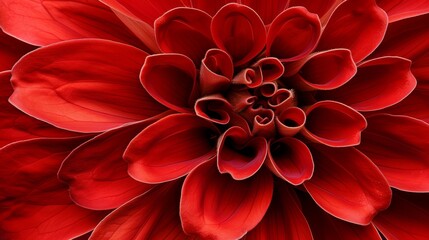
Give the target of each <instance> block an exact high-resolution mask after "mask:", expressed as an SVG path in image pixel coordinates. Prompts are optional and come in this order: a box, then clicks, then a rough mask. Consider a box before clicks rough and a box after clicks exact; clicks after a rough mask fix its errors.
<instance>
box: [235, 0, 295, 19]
mask: <svg viewBox="0 0 429 240" xmlns="http://www.w3.org/2000/svg"><path fill="white" fill-rule="evenodd" d="M241 3H242V4H245V5H247V6H249V7H251V8H252V9H254V10H255V11H256V12H257V13H258V15H259V16H260V17H261V18H262V20H263V21H264V23H265V25H269V24H271V22H272V21H273V20H274V18H276V16H277V15H279V14H280V13H281V12H282V11H283V10H284V9H286V8H287V7H288V5H289V0H268V1H259V0H242V1H241Z"/></svg>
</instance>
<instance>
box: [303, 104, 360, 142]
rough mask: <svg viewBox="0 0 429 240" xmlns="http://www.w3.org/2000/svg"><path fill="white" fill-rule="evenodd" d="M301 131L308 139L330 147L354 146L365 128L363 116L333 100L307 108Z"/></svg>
mask: <svg viewBox="0 0 429 240" xmlns="http://www.w3.org/2000/svg"><path fill="white" fill-rule="evenodd" d="M306 113H307V120H306V123H305V127H304V128H303V129H302V131H301V132H302V133H303V134H304V136H306V137H307V138H308V139H310V140H312V141H315V142H319V143H322V144H325V145H327V146H331V147H346V146H354V145H358V144H359V143H360V135H361V132H362V131H363V130H364V129H365V128H366V120H365V118H364V117H363V116H362V115H361V114H359V113H358V112H356V111H355V110H353V109H352V108H350V107H348V106H346V105H343V104H340V103H338V102H333V101H321V102H318V103H316V104H314V105H312V106H310V107H309V108H308V109H307V110H306Z"/></svg>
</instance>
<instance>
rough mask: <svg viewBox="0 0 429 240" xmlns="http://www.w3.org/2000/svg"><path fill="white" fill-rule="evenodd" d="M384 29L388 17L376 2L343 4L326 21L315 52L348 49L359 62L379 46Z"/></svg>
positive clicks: (351, 1) (351, 0) (355, 0)
mask: <svg viewBox="0 0 429 240" xmlns="http://www.w3.org/2000/svg"><path fill="white" fill-rule="evenodd" d="M386 28H387V15H386V13H385V12H384V11H383V10H382V9H381V8H379V7H378V6H377V4H376V3H375V0H362V1H359V0H349V1H345V2H344V3H342V4H341V5H340V6H338V8H337V9H336V10H335V12H334V13H333V14H332V16H331V18H330V19H329V22H328V24H327V25H326V28H325V29H324V30H323V34H322V37H321V39H320V43H319V46H318V47H317V49H318V50H327V49H333V48H347V49H350V51H351V52H352V55H353V59H354V60H355V61H356V62H359V61H361V60H362V59H364V58H365V57H366V56H368V55H369V54H370V53H371V52H372V51H374V49H375V48H376V47H377V46H378V45H379V44H380V42H381V40H383V37H384V33H385V32H386Z"/></svg>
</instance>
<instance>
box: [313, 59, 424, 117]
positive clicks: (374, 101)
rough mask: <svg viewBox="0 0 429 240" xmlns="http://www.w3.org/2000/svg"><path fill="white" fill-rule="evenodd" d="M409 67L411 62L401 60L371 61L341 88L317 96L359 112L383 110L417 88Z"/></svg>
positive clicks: (364, 64) (363, 64) (360, 68)
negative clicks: (340, 103)
mask: <svg viewBox="0 0 429 240" xmlns="http://www.w3.org/2000/svg"><path fill="white" fill-rule="evenodd" d="M410 67H411V62H410V61H409V60H407V59H404V58H399V57H382V58H377V59H372V60H369V61H366V62H364V63H362V64H361V65H360V66H359V68H358V73H357V74H356V76H355V77H354V78H353V79H352V80H350V81H349V82H347V83H346V84H345V85H344V86H342V87H340V88H338V89H335V90H333V91H328V92H322V93H321V94H320V95H321V96H322V97H323V98H327V99H333V100H335V101H339V102H342V103H344V104H347V105H349V106H350V107H352V108H354V109H356V110H358V111H374V110H379V109H383V108H386V107H388V106H392V105H394V104H396V103H398V102H400V101H402V100H403V99H404V98H405V97H407V96H408V95H409V94H410V93H411V92H412V91H413V90H414V88H415V87H416V85H417V81H416V79H415V78H414V76H413V74H412V73H411V70H410Z"/></svg>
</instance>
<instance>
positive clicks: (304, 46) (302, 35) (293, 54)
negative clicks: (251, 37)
mask: <svg viewBox="0 0 429 240" xmlns="http://www.w3.org/2000/svg"><path fill="white" fill-rule="evenodd" d="M321 32H322V26H321V25H320V21H319V18H318V16H317V15H316V14H313V13H310V12H308V11H307V9H305V8H303V7H293V8H289V9H287V10H285V11H283V12H282V13H281V14H280V15H279V16H277V17H276V19H274V21H273V23H272V24H271V26H270V28H269V30H268V35H267V54H268V55H269V56H272V57H276V58H278V59H280V60H281V61H282V62H290V61H296V60H298V59H301V58H303V57H305V56H306V55H308V54H309V53H311V51H313V50H314V48H316V44H317V42H318V41H319V38H320V34H321Z"/></svg>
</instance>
